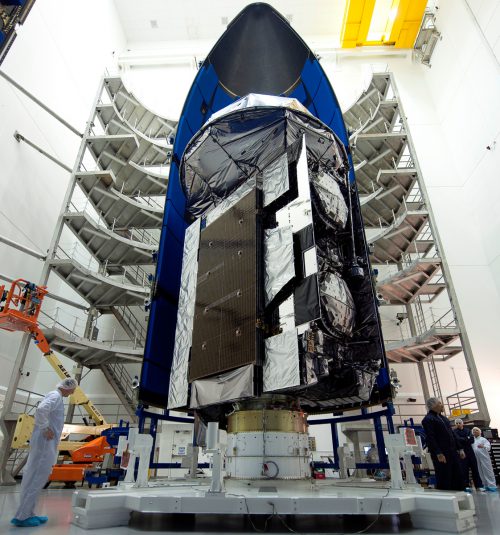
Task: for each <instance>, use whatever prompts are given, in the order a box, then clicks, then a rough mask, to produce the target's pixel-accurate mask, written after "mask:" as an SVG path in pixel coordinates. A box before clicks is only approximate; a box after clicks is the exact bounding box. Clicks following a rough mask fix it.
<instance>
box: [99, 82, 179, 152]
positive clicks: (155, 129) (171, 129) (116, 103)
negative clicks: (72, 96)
mask: <svg viewBox="0 0 500 535" xmlns="http://www.w3.org/2000/svg"><path fill="white" fill-rule="evenodd" d="M104 87H105V89H106V91H107V93H108V96H109V98H110V100H111V102H112V104H111V105H112V106H113V108H114V111H115V112H116V113H117V114H118V115H119V117H120V119H121V120H122V121H123V122H124V123H125V124H126V125H127V126H128V127H129V128H131V129H132V130H133V131H134V132H135V133H136V134H138V135H139V136H141V137H144V138H145V139H147V140H149V141H151V142H152V143H155V144H157V145H160V146H163V147H165V148H169V147H171V143H169V138H170V137H171V136H173V135H175V131H176V129H177V123H176V121H172V120H170V119H166V118H164V117H160V116H159V115H156V114H155V113H153V112H152V111H150V110H148V109H147V108H146V107H145V106H144V105H143V104H141V103H140V102H139V101H138V100H137V99H136V98H135V97H134V96H133V95H132V93H130V91H128V90H127V88H126V87H125V85H124V84H123V81H122V79H121V77H120V76H110V77H107V78H105V79H104Z"/></svg>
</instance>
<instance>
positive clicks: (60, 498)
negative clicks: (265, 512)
mask: <svg viewBox="0 0 500 535" xmlns="http://www.w3.org/2000/svg"><path fill="white" fill-rule="evenodd" d="M72 492H73V491H72V490H51V489H48V490H45V491H43V494H42V496H41V499H40V501H39V509H38V513H39V514H43V515H47V516H48V517H49V521H48V523H47V524H46V525H43V526H39V527H36V528H22V529H21V528H16V527H14V526H12V525H11V524H10V519H11V518H12V517H13V515H14V513H15V511H16V508H17V502H18V499H19V485H17V486H15V487H0V533H1V534H3V533H22V534H26V535H30V534H32V533H39V534H40V535H41V534H43V533H46V534H50V535H67V534H69V535H82V534H84V533H86V534H89V535H104V534H106V535H118V534H145V533H168V534H172V535H173V534H177V533H199V534H200V535H201V534H211V535H212V534H220V533H225V534H227V535H231V534H237V533H254V532H255V531H257V530H262V529H263V528H264V519H262V518H258V517H257V518H252V520H253V523H254V526H252V524H251V522H250V521H249V520H248V519H246V518H245V517H233V516H209V515H196V516H195V515H182V516H179V517H174V516H171V515H150V516H148V517H145V516H141V515H137V514H134V515H133V516H132V518H131V523H130V526H129V527H120V528H106V529H102V530H92V531H85V530H83V529H81V528H78V527H76V526H74V525H72V524H71V519H72V510H71V494H72ZM474 500H475V503H476V511H477V526H478V527H477V529H476V530H472V531H469V532H467V535H473V534H478V535H496V534H498V535H500V496H499V494H498V493H496V494H490V493H488V494H486V495H479V494H476V495H475V496H474ZM374 519H375V517H374V516H363V517H348V516H345V517H327V516H321V517H315V518H292V519H290V518H283V519H282V520H283V522H284V523H285V524H286V525H284V524H282V522H281V521H280V519H278V518H273V519H272V520H271V521H270V522H269V524H268V526H267V528H268V532H270V533H290V532H295V533H299V534H303V535H306V534H315V535H316V534H320V535H323V534H324V535H326V534H341V533H346V534H347V533H357V532H360V531H362V530H364V529H365V528H366V527H367V526H368V525H369V524H370V523H371V522H372V521H373V520H374ZM20 530H21V531H20ZM292 530H293V531H292ZM367 533H369V534H371V535H383V534H388V533H411V534H413V535H424V534H425V535H428V534H427V532H425V531H423V530H414V529H412V526H411V522H410V519H409V517H408V515H402V516H401V517H399V518H398V517H397V516H390V517H382V518H380V519H379V520H377V522H376V523H375V524H374V526H373V527H372V528H371V529H370V530H368V531H367Z"/></svg>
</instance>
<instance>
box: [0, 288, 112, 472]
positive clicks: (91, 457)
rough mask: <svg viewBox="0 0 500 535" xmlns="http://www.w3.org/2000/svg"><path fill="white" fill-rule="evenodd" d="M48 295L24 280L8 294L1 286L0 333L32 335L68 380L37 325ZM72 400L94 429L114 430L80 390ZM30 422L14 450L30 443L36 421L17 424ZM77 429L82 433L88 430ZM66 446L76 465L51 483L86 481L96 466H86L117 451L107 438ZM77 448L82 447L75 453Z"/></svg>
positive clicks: (23, 420) (64, 468) (58, 467)
mask: <svg viewBox="0 0 500 535" xmlns="http://www.w3.org/2000/svg"><path fill="white" fill-rule="evenodd" d="M47 293H48V290H47V287H46V286H37V285H36V284H34V283H32V282H29V281H27V280H25V279H17V280H15V281H13V282H12V284H11V287H10V289H8V290H7V289H6V288H5V285H0V329H4V330H6V331H11V332H14V331H21V332H26V333H30V334H31V335H32V337H33V339H34V341H35V344H36V346H37V347H38V349H40V351H41V352H42V353H43V354H44V356H45V358H46V359H47V360H48V361H49V363H50V365H51V366H52V367H53V368H54V370H55V371H56V373H57V375H58V376H59V377H60V378H61V379H65V378H66V377H71V375H70V374H69V373H68V372H67V370H66V368H65V367H64V366H63V364H62V363H61V361H60V360H59V359H58V358H57V356H56V355H55V354H54V353H53V352H52V350H51V349H50V345H49V343H48V341H47V339H46V338H45V336H44V334H43V332H42V330H41V329H40V326H39V324H38V315H39V314H40V309H41V306H42V302H43V298H44V297H45V296H46V295H47ZM70 400H71V403H73V404H74V405H82V406H83V407H84V409H85V410H86V411H87V413H88V414H89V415H90V417H91V418H92V420H93V421H94V422H95V424H96V426H98V427H97V428H94V429H99V430H102V429H107V428H109V427H111V425H109V424H107V423H106V421H105V420H104V417H103V415H102V414H101V413H100V411H99V410H98V409H97V408H96V406H95V405H94V404H93V403H92V402H91V401H90V400H89V398H88V397H87V395H86V394H85V393H84V392H83V390H82V389H81V388H80V387H79V386H78V387H77V388H76V390H75V392H74V393H73V394H72V395H71V398H70ZM27 419H31V421H30V423H29V424H28V427H27V428H26V427H24V428H23V429H22V431H21V432H20V433H18V436H17V437H16V434H15V435H14V441H16V439H17V438H18V437H19V438H21V436H22V438H21V440H19V442H22V443H23V444H16V445H15V446H14V447H17V448H19V447H26V446H25V443H26V439H29V437H30V436H31V432H32V426H33V418H32V417H30V416H27V415H21V416H20V417H19V420H18V425H19V424H21V425H20V427H21V428H22V427H23V426H26V425H27V423H26V422H27ZM75 427H78V428H79V429H83V428H84V427H85V426H75ZM65 444H67V445H68V446H72V447H71V449H73V451H71V454H70V455H71V459H72V461H73V463H75V464H61V465H55V466H54V468H53V471H52V474H51V475H50V478H49V481H65V482H74V481H80V480H82V479H83V476H84V472H85V470H86V469H88V468H91V467H92V466H93V465H92V464H87V463H94V462H102V460H103V458H104V455H105V454H106V453H111V454H114V451H115V450H114V449H113V448H111V447H110V446H109V444H108V443H107V441H106V438H105V437H98V438H96V439H94V440H92V441H90V442H85V443H81V444H82V445H81V446H79V445H78V444H75V443H65V442H61V443H60V444H59V449H62V450H64V449H65ZM75 445H76V446H79V447H77V448H76V449H74V446H75Z"/></svg>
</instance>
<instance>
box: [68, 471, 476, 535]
mask: <svg viewBox="0 0 500 535" xmlns="http://www.w3.org/2000/svg"><path fill="white" fill-rule="evenodd" d="M207 483H208V482H207V481H206V480H199V479H198V480H169V481H168V482H161V483H160V482H156V483H155V482H151V483H150V486H149V488H142V489H134V488H124V487H111V488H107V489H100V490H84V489H82V490H77V491H75V492H74V494H73V523H74V524H76V525H77V526H80V527H82V528H84V529H95V528H106V527H112V526H125V525H127V524H128V522H129V518H130V513H131V512H132V511H137V512H140V513H178V514H197V513H198V514H226V515H227V514H231V515H249V514H250V515H267V516H268V515H272V514H279V515H377V514H379V512H380V514H381V515H399V514H403V513H410V515H411V519H412V523H413V526H414V527H415V528H417V527H418V528H422V529H427V530H428V531H448V532H452V533H462V532H464V531H467V530H470V529H472V528H474V527H475V520H474V502H473V499H472V496H470V495H467V494H465V493H463V492H457V493H454V492H444V491H436V490H426V489H422V488H412V489H405V490H394V489H388V488H387V487H383V486H378V487H376V486H375V485H376V483H372V484H371V485H372V486H371V487H369V486H367V484H366V483H352V482H343V481H341V480H335V482H333V481H331V480H325V481H319V480H311V481H293V482H292V481H288V482H287V481H276V480H265V481H262V480H259V481H236V480H226V481H225V492H224V493H221V494H213V495H210V494H209V493H208V488H209V486H208V484H207ZM355 485H358V486H355Z"/></svg>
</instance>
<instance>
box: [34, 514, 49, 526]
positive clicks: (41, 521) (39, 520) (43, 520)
mask: <svg viewBox="0 0 500 535" xmlns="http://www.w3.org/2000/svg"><path fill="white" fill-rule="evenodd" d="M33 518H38V522H40V524H45V522H47V520H48V519H49V517H48V516H34V517H33Z"/></svg>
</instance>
